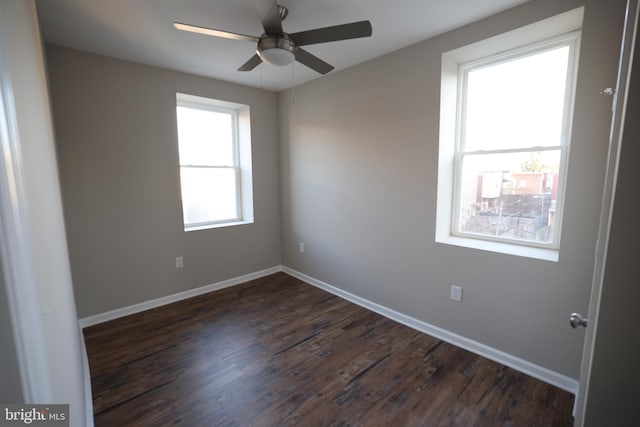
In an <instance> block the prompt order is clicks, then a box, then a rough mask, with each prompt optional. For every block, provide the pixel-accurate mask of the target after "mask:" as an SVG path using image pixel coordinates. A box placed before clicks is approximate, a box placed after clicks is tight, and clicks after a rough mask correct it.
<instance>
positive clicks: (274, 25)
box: [173, 0, 372, 74]
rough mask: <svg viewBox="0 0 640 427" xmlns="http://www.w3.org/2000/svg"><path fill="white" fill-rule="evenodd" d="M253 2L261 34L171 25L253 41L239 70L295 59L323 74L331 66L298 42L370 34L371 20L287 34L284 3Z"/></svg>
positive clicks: (249, 69)
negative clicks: (252, 51) (252, 50)
mask: <svg viewBox="0 0 640 427" xmlns="http://www.w3.org/2000/svg"><path fill="white" fill-rule="evenodd" d="M255 4H256V9H257V10H258V15H259V17H260V21H261V22H262V26H263V27H264V34H262V35H261V36H260V37H254V36H247V35H244V34H238V33H231V32H229V31H221V30H214V29H213V28H206V27H198V26H195V25H189V24H183V23H181V22H174V23H173V25H174V27H175V28H176V29H178V30H182V31H190V32H192V33H199V34H205V35H208V36H214V37H222V38H226V39H232V40H241V41H248V42H254V43H256V44H257V47H256V54H255V55H253V56H252V57H251V58H250V59H249V60H248V61H247V62H245V63H244V64H243V65H242V66H240V68H238V71H251V70H253V69H254V68H256V67H257V66H258V65H260V64H261V63H262V62H263V61H264V62H267V63H269V64H273V65H287V64H290V63H291V62H293V61H294V60H296V61H298V62H300V63H302V64H304V65H306V66H307V67H309V68H311V69H312V70H315V71H317V72H318V73H320V74H326V73H328V72H329V71H331V70H333V68H334V67H333V66H332V65H330V64H327V63H326V62H324V61H323V60H322V59H320V58H318V57H317V56H314V55H312V54H311V53H309V52H307V51H306V50H304V49H302V48H301V47H300V46H307V45H311V44H317V43H325V42H332V41H338V40H348V39H356V38H360V37H369V36H371V32H372V30H371V22H369V21H359V22H352V23H349V24H342V25H335V26H332V27H324V28H316V29H314V30H308V31H301V32H298V33H293V34H288V33H285V32H284V31H283V29H282V21H284V19H285V18H286V17H287V14H288V13H289V11H288V10H287V8H286V7H284V6H282V5H279V4H277V2H276V0H255Z"/></svg>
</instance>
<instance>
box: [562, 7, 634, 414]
mask: <svg viewBox="0 0 640 427" xmlns="http://www.w3.org/2000/svg"><path fill="white" fill-rule="evenodd" d="M637 27H638V0H628V2H627V15H626V22H625V29H624V39H623V43H622V49H621V54H620V63H619V71H618V82H617V93H615V98H614V100H613V109H614V112H613V119H612V124H611V137H610V145H609V159H608V164H607V174H606V177H605V188H604V196H603V203H602V212H601V219H600V230H599V234H598V243H597V246H596V254H595V266H594V274H593V282H592V291H591V301H590V305H589V313H588V321H587V322H586V325H588V327H587V332H586V335H585V343H584V349H583V356H582V365H581V369H580V389H579V394H578V396H577V399H578V401H577V403H576V411H575V413H576V422H575V425H576V426H583V425H586V426H591V425H594V426H595V425H625V424H617V423H616V422H615V421H613V419H612V418H611V417H620V418H619V421H621V420H625V416H626V415H625V412H624V410H619V409H617V408H616V407H615V406H612V405H611V402H607V403H604V402H603V401H602V400H601V399H602V396H608V399H614V400H615V401H616V402H618V404H619V405H620V407H622V408H629V407H631V408H632V409H633V403H631V402H634V401H636V403H637V396H633V391H632V392H631V395H629V393H622V391H623V390H625V388H624V384H623V383H624V382H625V380H624V379H622V380H621V381H616V380H615V370H616V365H617V368H620V367H622V372H626V369H627V368H628V367H631V369H632V370H633V369H634V366H633V365H634V364H633V363H630V364H625V363H624V360H625V357H626V358H630V359H629V360H633V358H635V357H638V354H637V353H636V352H634V351H633V349H631V351H629V349H628V348H627V347H628V346H627V345H626V343H627V341H630V342H632V343H633V342H634V338H633V333H632V334H631V335H629V334H628V330H627V329H626V328H624V327H623V328H622V329H621V330H620V332H623V331H624V333H625V334H626V335H629V336H627V337H625V338H624V339H620V337H618V336H617V335H618V334H617V332H618V330H617V327H619V326H620V324H622V325H624V322H625V321H629V322H632V321H633V320H634V318H633V317H635V316H633V317H631V315H629V316H627V317H628V318H625V317H624V314H625V313H628V311H625V310H624V309H625V307H623V305H625V301H626V305H627V306H631V304H633V302H632V301H633V300H634V298H632V295H630V294H628V292H629V289H628V287H626V281H629V280H631V281H637V279H634V278H633V277H634V276H635V271H633V270H631V269H632V268H633V260H631V261H630V262H629V261H628V260H630V255H626V257H625V256H624V254H625V253H626V252H628V251H629V249H631V251H632V252H631V253H633V251H634V249H635V248H634V246H633V245H632V244H631V242H633V240H634V239H635V240H637V237H640V236H637V234H638V226H636V225H635V222H636V221H634V220H631V221H629V220H628V218H627V217H628V214H627V216H625V215H621V214H624V213H627V212H628V210H629V208H630V207H631V206H634V205H636V206H637V204H638V202H637V194H634V191H635V188H636V184H635V183H638V182H640V179H639V173H638V172H637V169H638V168H637V166H636V165H637V159H638V158H639V157H640V152H639V151H640V150H638V144H637V139H638V137H640V130H638V125H637V124H636V123H637V117H638V116H640V111H639V110H640V108H638V107H640V105H638V104H639V103H640V93H639V92H640V90H639V88H638V86H639V85H640V76H639V74H640V70H639V69H638V68H640V65H638V62H639V61H638V56H639V55H638V54H636V55H635V60H634V52H633V51H634V46H635V41H636V39H637ZM633 62H635V63H636V67H635V69H634V70H633V71H634V73H635V74H634V79H633V80H635V81H634V82H632V81H631V77H632V63H633ZM630 89H631V90H630ZM628 105H629V106H630V107H631V108H633V110H629V109H628V108H627V106H628ZM634 121H635V122H636V123H634ZM623 141H624V143H625V157H624V159H621V152H622V143H623ZM630 150H632V151H634V152H631V151H630ZM632 159H634V163H635V164H633V163H632ZM625 160H626V161H625ZM621 171H622V172H623V173H624V175H622V174H621ZM622 177H624V181H622V180H621V181H620V182H618V179H619V178H622ZM619 184H623V185H619ZM635 193H637V191H635ZM629 226H630V227H629ZM636 243H638V242H637V241H636ZM635 250H637V249H635ZM625 251H626V252H625ZM620 255H623V256H620ZM625 261H627V262H626V264H625ZM625 269H626V270H625ZM631 275H633V276H631ZM620 281H621V282H620ZM635 288H638V287H637V286H636V287H635ZM634 292H635V294H636V295H637V297H639V298H640V295H639V294H640V292H639V291H637V290H634ZM636 301H637V300H636ZM634 308H635V307H632V308H631V312H633V311H635V310H634ZM573 320H574V322H575V321H576V320H578V319H576V318H575V317H574V319H573ZM576 323H579V322H576ZM630 325H633V323H630ZM635 342H637V340H635ZM636 350H637V348H636ZM634 354H635V355H634ZM621 365H627V366H621ZM626 375H627V374H626V373H624V374H623V376H626ZM601 379H609V380H610V381H609V383H611V380H612V379H613V382H614V384H613V386H614V387H613V389H611V390H609V387H610V386H611V385H612V384H608V383H607V381H606V380H605V381H601ZM626 382H627V383H634V381H632V379H628V380H627V381H626ZM634 386H635V384H634ZM633 389H635V387H633ZM618 394H622V396H619V395H618ZM605 398H606V397H605ZM625 399H627V400H626V401H625ZM629 421H630V420H629V419H626V422H629ZM603 422H604V423H605V424H602V423H603Z"/></svg>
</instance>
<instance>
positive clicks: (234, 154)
mask: <svg viewBox="0 0 640 427" xmlns="http://www.w3.org/2000/svg"><path fill="white" fill-rule="evenodd" d="M176 101H177V102H176V116H177V128H178V151H179V158H180V184H181V195H182V213H183V221H184V229H185V231H191V230H198V229H203V228H212V227H220V226H226V225H236V224H240V223H247V222H252V221H253V206H252V194H251V193H252V191H251V147H250V141H249V137H250V130H249V107H248V106H246V105H241V104H235V103H230V102H225V101H218V100H213V99H208V98H202V97H196V96H193V95H185V94H180V93H179V94H177V96H176Z"/></svg>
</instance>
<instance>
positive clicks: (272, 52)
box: [257, 34, 296, 66]
mask: <svg viewBox="0 0 640 427" xmlns="http://www.w3.org/2000/svg"><path fill="white" fill-rule="evenodd" d="M295 50H296V45H295V43H294V42H293V40H291V39H290V38H289V36H288V35H287V34H283V35H281V36H271V35H267V34H263V35H262V37H260V40H259V41H258V49H257V53H258V56H259V57H260V58H261V59H262V60H263V61H264V62H266V63H268V64H272V65H278V66H282V65H287V64H291V63H292V62H293V60H294V59H296V56H295Z"/></svg>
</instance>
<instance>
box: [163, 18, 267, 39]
mask: <svg viewBox="0 0 640 427" xmlns="http://www.w3.org/2000/svg"><path fill="white" fill-rule="evenodd" d="M173 26H174V27H175V28H176V30H182V31H188V32H190V33H198V34H204V35H206V36H214V37H222V38H225V39H232V40H240V41H245V42H255V43H257V42H258V37H253V36H247V35H244V34H238V33H230V32H228V31H220V30H214V29H213V28H206V27H198V26H196V25H189V24H183V23H181V22H174V23H173Z"/></svg>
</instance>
